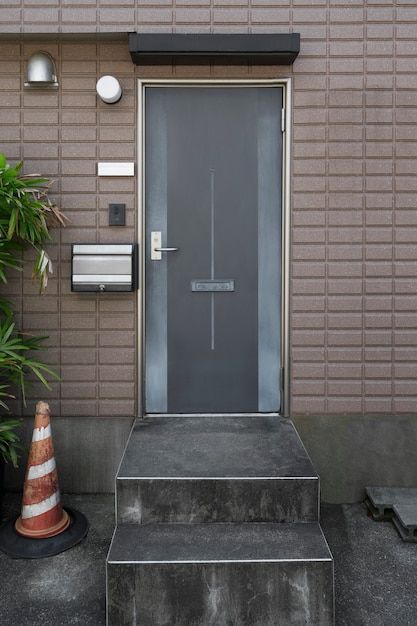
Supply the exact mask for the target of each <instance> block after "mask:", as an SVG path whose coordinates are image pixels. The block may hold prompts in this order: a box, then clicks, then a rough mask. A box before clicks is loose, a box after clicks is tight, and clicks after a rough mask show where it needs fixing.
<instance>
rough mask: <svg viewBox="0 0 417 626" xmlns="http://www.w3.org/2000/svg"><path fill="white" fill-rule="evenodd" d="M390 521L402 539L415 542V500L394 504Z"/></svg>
mask: <svg viewBox="0 0 417 626" xmlns="http://www.w3.org/2000/svg"><path fill="white" fill-rule="evenodd" d="M392 522H393V524H394V526H395V528H396V529H397V530H398V532H399V533H400V535H401V538H402V539H403V540H404V541H410V542H415V543H417V502H416V503H412V504H411V503H410V504H394V516H393V518H392Z"/></svg>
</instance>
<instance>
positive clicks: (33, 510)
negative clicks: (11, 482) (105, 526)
mask: <svg viewBox="0 0 417 626" xmlns="http://www.w3.org/2000/svg"><path fill="white" fill-rule="evenodd" d="M69 524H70V517H69V515H68V513H67V512H66V511H65V510H64V509H63V508H62V505H61V496H60V493H59V486H58V474H57V469H56V463H55V457H54V448H53V445H52V435H51V424H50V420H49V406H48V404H46V402H38V404H37V405H36V415H35V424H34V429H33V437H32V443H31V446H30V451H29V459H28V466H27V470H26V477H25V484H24V487H23V499H22V510H21V515H20V516H19V517H18V518H17V520H16V522H15V529H16V531H17V532H18V533H19V534H20V535H23V537H31V538H38V539H43V538H45V537H54V536H55V535H58V534H59V533H61V532H63V531H64V530H65V529H66V528H68V526H69Z"/></svg>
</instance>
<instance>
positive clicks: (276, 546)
mask: <svg viewBox="0 0 417 626" xmlns="http://www.w3.org/2000/svg"><path fill="white" fill-rule="evenodd" d="M107 615H108V625H109V626H127V625H129V626H151V625H152V626H208V625H212V626H248V625H251V626H272V625H274V626H277V625H279V626H286V625H287V624H288V625H290V624H291V625H294V624H297V625H298V624H300V625H301V624H308V625H309V626H313V625H315V624H317V625H319V626H327V625H330V624H333V622H334V606H333V560H332V556H331V554H330V552H329V548H328V546H327V543H326V541H325V539H324V537H323V534H322V531H321V529H320V526H319V524H317V523H294V524H286V523H285V524H278V523H261V524H259V523H243V524H237V523H231V524H228V523H223V524H218V523H211V524H144V525H140V524H119V525H118V527H117V528H116V531H115V534H114V537H113V540H112V544H111V547H110V551H109V555H108V559H107Z"/></svg>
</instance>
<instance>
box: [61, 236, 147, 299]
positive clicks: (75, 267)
mask: <svg viewBox="0 0 417 626" xmlns="http://www.w3.org/2000/svg"><path fill="white" fill-rule="evenodd" d="M136 256H137V255H136V244H132V243H125V244H84V243H73V244H72V256H71V291H98V292H103V293H105V292H108V291H118V292H120V291H134V290H135V289H136V288H137V271H136V266H137V259H136Z"/></svg>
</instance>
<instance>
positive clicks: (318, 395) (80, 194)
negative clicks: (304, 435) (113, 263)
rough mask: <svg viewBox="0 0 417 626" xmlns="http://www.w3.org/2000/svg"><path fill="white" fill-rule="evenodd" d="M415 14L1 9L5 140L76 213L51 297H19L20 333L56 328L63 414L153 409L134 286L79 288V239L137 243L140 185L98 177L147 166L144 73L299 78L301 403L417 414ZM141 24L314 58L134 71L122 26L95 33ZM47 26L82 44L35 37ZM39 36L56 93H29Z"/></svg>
mask: <svg viewBox="0 0 417 626" xmlns="http://www.w3.org/2000/svg"><path fill="white" fill-rule="evenodd" d="M116 4H117V5H118V7H119V8H117V9H115V8H114V7H115V5H116ZM416 20H417V8H416V7H415V6H414V3H412V2H406V1H404V2H396V3H395V4H394V3H390V2H387V1H383V0H380V1H379V2H378V1H375V2H363V1H359V0H352V1H351V2H349V3H346V2H345V1H343V2H342V1H340V2H333V1H330V0H328V1H327V2H325V1H320V0H317V1H314V2H313V3H311V2H309V3H307V2H303V1H300V0H292V1H288V2H270V1H268V0H252V2H250V3H249V2H248V1H247V0H242V1H239V2H238V1H236V2H234V1H231V2H230V1H229V2H226V1H223V2H220V1H219V2H216V1H214V0H193V2H192V3H190V2H189V1H188V0H183V1H182V2H176V3H175V5H174V4H173V3H172V2H171V0H152V1H151V0H147V1H141V2H140V1H139V0H124V2H119V3H115V2H110V1H105V0H102V1H101V2H98V1H97V2H96V1H95V0H94V1H89V0H83V3H82V5H81V4H80V3H79V2H75V1H73V2H69V1H68V2H67V1H64V0H61V1H58V0H44V1H43V2H41V1H40V0H39V1H38V0H24V1H23V2H21V1H20V0H10V1H8V0H6V2H5V3H4V2H3V3H2V6H1V7H0V33H9V34H13V33H15V35H16V36H14V37H10V38H8V37H4V38H3V39H2V38H0V78H1V80H0V113H1V116H0V150H1V151H4V152H5V153H6V155H7V156H8V158H9V159H10V160H11V161H12V162H13V161H17V160H20V159H25V162H26V163H25V171H28V172H29V171H35V170H39V171H41V172H42V173H43V174H46V175H47V176H49V177H51V178H53V179H55V181H56V182H55V185H54V188H53V189H54V194H55V197H56V199H57V201H58V203H59V204H60V206H61V207H62V209H63V210H64V211H65V212H66V213H67V215H68V216H69V217H70V219H71V223H70V225H69V226H68V227H67V228H66V229H65V230H63V231H61V232H58V231H57V232H56V233H55V241H56V244H55V245H54V246H53V247H52V248H51V252H52V255H53V258H54V260H55V268H56V273H55V277H54V278H52V280H51V282H50V286H49V288H48V292H47V294H46V295H45V296H43V297H38V296H37V294H36V289H35V287H34V286H32V284H31V282H30V279H29V276H27V277H26V279H25V280H23V281H13V282H12V283H11V284H10V290H9V292H10V293H11V295H13V298H14V300H15V301H16V304H17V307H18V309H19V310H22V311H23V322H22V323H23V326H24V328H25V329H28V330H34V331H36V333H40V334H48V335H49V337H50V338H49V340H48V345H49V350H48V352H47V353H46V355H45V358H46V359H47V360H48V362H50V363H51V364H52V365H54V367H56V368H57V369H58V370H59V371H60V372H61V375H62V378H63V382H62V383H61V384H54V385H53V391H52V392H51V393H46V394H45V392H43V391H42V396H43V397H44V398H45V399H47V400H48V399H50V400H52V401H53V405H54V408H55V410H56V412H58V411H59V414H61V415H67V416H75V415H80V416H82V415H86V416H112V415H115V416H118V415H125V416H130V415H134V414H135V413H136V412H137V411H138V410H140V407H138V394H137V392H136V374H137V357H136V340H137V334H138V328H137V304H136V297H135V295H132V294H124V295H121V296H119V297H114V296H111V295H100V296H95V295H85V294H84V295H82V296H80V295H75V294H71V292H70V243H71V242H76V241H78V242H93V241H94V242H95V241H96V242H107V241H112V242H118V241H135V240H136V238H137V236H136V227H137V222H136V220H137V209H138V201H137V197H136V180H135V179H133V178H127V179H105V178H98V177H97V176H96V167H97V162H98V161H100V160H103V161H104V160H112V159H114V160H127V161H134V160H136V158H137V154H136V150H137V148H136V115H137V113H136V96H135V89H136V78H137V77H140V76H144V75H145V74H146V75H147V76H163V75H165V76H170V75H172V72H174V74H173V75H175V76H182V75H184V76H188V75H194V76H196V75H199V76H200V75H201V76H212V77H216V76H222V77H227V76H250V77H256V76H277V77H279V76H285V77H286V76H292V77H293V112H292V113H293V120H292V134H293V143H292V162H291V165H292V175H291V192H292V193H291V202H292V207H291V215H292V229H291V399H290V408H291V413H292V414H294V415H297V414H298V415H303V414H307V413H322V414H333V413H337V414H345V413H380V412H383V413H387V414H397V413H414V412H415V406H416V400H417V391H416V383H415V377H416V373H417V366H416V348H417V345H416V344H417V322H416V309H417V304H416V302H417V300H416V296H415V294H416V291H417V280H416V269H417V247H416V243H417V234H416V233H417V231H416V228H415V226H416V223H417V211H416V200H415V197H416V187H417V177H416V174H415V158H416V152H417V131H416V117H417V114H416V107H415V102H416V95H417V94H416V92H417V71H416V70H417V62H416V60H415V45H414V39H415V22H416ZM132 30H138V31H148V32H151V31H154V32H157V31H160V32H171V31H176V32H190V31H193V32H248V31H251V32H271V31H278V32H289V31H295V32H300V33H301V53H300V55H299V57H298V59H297V60H296V61H295V64H294V66H293V67H292V68H287V67H280V68H257V67H249V68H248V67H246V66H245V67H242V68H229V67H216V66H214V67H210V68H198V67H197V68H189V69H187V68H184V67H175V68H174V69H173V70H172V68H147V69H146V70H145V69H143V68H137V67H135V66H134V65H133V64H132V62H131V60H130V57H129V54H128V50H127V39H126V37H124V38H123V40H119V39H118V38H117V37H116V35H115V39H114V40H111V39H110V40H108V41H107V40H103V39H101V38H100V37H99V38H95V37H93V33H96V32H98V33H109V32H113V33H115V34H116V33H126V32H128V31H132ZM41 32H47V33H51V34H52V33H57V32H59V33H64V34H65V33H79V34H82V35H83V39H82V40H80V41H78V42H74V41H73V40H72V39H71V38H65V37H64V38H62V37H61V38H56V37H55V38H53V37H52V38H51V39H46V40H45V39H44V40H43V41H42V39H41V40H39V39H38V40H37V41H34V40H33V36H34V34H36V33H41ZM17 34H20V35H19V36H17ZM31 37H32V39H31ZM40 41H42V45H40ZM40 47H41V48H42V49H46V50H47V51H49V52H50V53H51V54H52V56H53V57H54V59H55V60H56V61H57V66H58V74H59V82H60V89H59V90H58V91H56V92H48V93H47V92H42V93H41V92H35V91H32V92H30V91H24V90H23V88H22V83H23V78H22V77H23V73H24V69H25V63H26V61H27V59H28V57H29V56H30V54H31V53H32V52H34V51H36V50H38V49H39V48H40ZM107 73H112V74H115V75H116V76H117V77H118V79H119V80H120V82H121V84H122V86H123V90H124V96H123V98H122V100H121V101H120V103H118V104H117V105H116V106H112V107H109V106H108V105H105V104H103V103H101V102H99V101H98V100H97V98H96V94H95V82H96V80H97V78H99V77H100V76H101V75H103V74H107ZM116 201H117V202H125V203H126V205H127V226H126V227H124V228H115V227H113V228H111V227H109V226H108V225H107V224H108V204H109V202H116ZM27 411H28V412H29V413H31V412H32V410H31V409H28V410H27Z"/></svg>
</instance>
